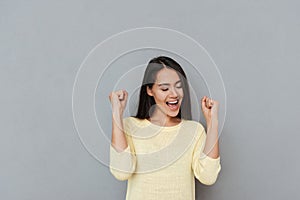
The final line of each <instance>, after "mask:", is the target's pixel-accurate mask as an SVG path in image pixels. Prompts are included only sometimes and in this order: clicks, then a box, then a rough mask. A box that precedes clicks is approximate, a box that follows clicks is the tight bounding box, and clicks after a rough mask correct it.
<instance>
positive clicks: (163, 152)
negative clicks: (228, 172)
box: [109, 56, 221, 200]
mask: <svg viewBox="0 0 300 200" xmlns="http://www.w3.org/2000/svg"><path fill="white" fill-rule="evenodd" d="M127 98H128V93H127V92H126V91H125V90H120V91H114V92H111V94H110V95H109V99H110V102H111V105H112V116H113V117H112V140H111V145H110V172H111V173H112V174H113V175H114V177H115V178H117V179H118V180H128V184H127V193H126V199H127V200H140V199H141V200H148V199H149V200H150V199H156V200H159V199H162V200H165V199H172V200H179V199H180V200H181V199H182V200H194V199H195V178H194V177H196V179H198V180H199V181H200V182H201V183H203V184H205V185H212V184H214V183H215V181H216V180H217V177H218V174H219V172H220V170H221V165H220V156H219V144H218V105H219V103H218V102H217V101H215V100H212V99H209V98H208V97H206V96H204V97H203V98H202V99H201V108H202V112H203V114H204V117H205V120H206V125H207V134H206V131H205V130H204V128H203V126H202V125H201V124H200V123H199V122H195V121H192V120H191V104H190V93H189V87H188V82H187V79H186V75H185V73H184V71H183V69H182V68H181V66H180V65H179V64H178V63H177V62H176V61H175V60H173V59H171V58H169V57H166V56H160V57H156V58H153V59H152V60H150V61H149V63H148V66H147V68H146V71H145V74H144V79H143V83H142V86H141V89H140V97H139V105H138V111H137V114H136V116H134V117H128V118H125V119H123V112H124V109H125V106H126V103H127Z"/></svg>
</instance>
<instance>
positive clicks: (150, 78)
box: [135, 56, 192, 120]
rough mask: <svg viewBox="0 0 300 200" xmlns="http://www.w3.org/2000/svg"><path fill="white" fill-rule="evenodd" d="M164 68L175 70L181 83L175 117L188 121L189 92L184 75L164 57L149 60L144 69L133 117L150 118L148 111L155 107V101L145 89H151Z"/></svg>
mask: <svg viewBox="0 0 300 200" xmlns="http://www.w3.org/2000/svg"><path fill="white" fill-rule="evenodd" d="M165 67H167V68H170V69H173V70H175V71H176V72H177V74H178V76H179V78H180V80H181V82H182V88H183V94H184V95H183V99H182V103H181V107H180V110H179V113H178V115H177V116H176V117H178V118H182V119H186V120H190V119H191V118H192V114H191V100H190V91H189V85H188V82H187V78H186V75H185V73H184V71H183V69H182V68H181V66H180V65H179V64H178V63H177V62H176V61H175V60H173V59H172V58H169V57H166V56H159V57H155V58H153V59H151V60H150V61H149V63H148V65H147V67H146V70H145V73H144V78H143V82H142V87H141V89H140V94H139V106H138V111H137V114H136V116H135V117H136V118H139V119H146V118H149V117H150V113H149V111H150V108H151V106H153V105H155V100H154V98H153V97H152V96H149V95H148V94H147V87H149V88H150V89H152V86H153V84H154V82H155V80H156V75H157V72H158V71H160V70H161V69H163V68H165Z"/></svg>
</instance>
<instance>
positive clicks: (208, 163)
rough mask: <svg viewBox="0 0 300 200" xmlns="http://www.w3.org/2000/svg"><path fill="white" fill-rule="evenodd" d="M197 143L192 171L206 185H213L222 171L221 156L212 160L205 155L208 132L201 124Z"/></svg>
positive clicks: (198, 129)
mask: <svg viewBox="0 0 300 200" xmlns="http://www.w3.org/2000/svg"><path fill="white" fill-rule="evenodd" d="M198 134H200V136H199V137H197V142H196V145H195V147H194V151H193V160H192V170H193V172H194V176H195V177H196V178H197V179H198V180H199V181H200V182H201V183H202V184H204V185H213V184H214V183H215V182H216V180H217V178H218V174H219V172H220V171H221V164H220V156H219V157H218V158H211V157H209V156H207V155H206V154H205V153H203V149H204V146H205V141H206V132H205V130H204V127H203V126H202V125H201V124H200V126H199V128H197V135H198Z"/></svg>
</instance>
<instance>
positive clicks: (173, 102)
mask: <svg viewBox="0 0 300 200" xmlns="http://www.w3.org/2000/svg"><path fill="white" fill-rule="evenodd" d="M168 103H170V104H176V103H178V101H169V102H168Z"/></svg>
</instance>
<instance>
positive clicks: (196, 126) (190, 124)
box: [184, 120, 205, 136]
mask: <svg viewBox="0 0 300 200" xmlns="http://www.w3.org/2000/svg"><path fill="white" fill-rule="evenodd" d="M184 124H185V127H187V128H188V129H191V130H192V131H195V132H196V133H197V135H198V136H200V135H202V134H203V133H205V129H204V126H203V125H202V124H201V123H200V122H198V121H194V120H184Z"/></svg>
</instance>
